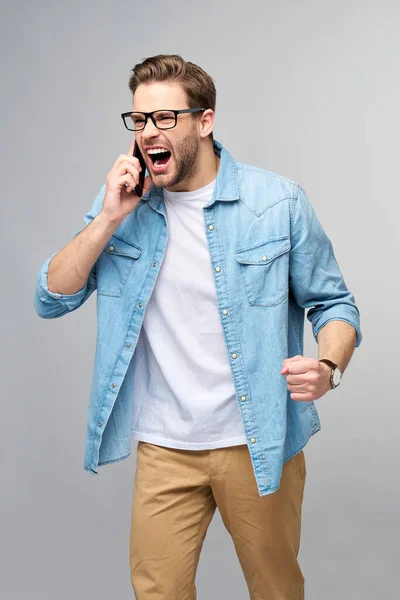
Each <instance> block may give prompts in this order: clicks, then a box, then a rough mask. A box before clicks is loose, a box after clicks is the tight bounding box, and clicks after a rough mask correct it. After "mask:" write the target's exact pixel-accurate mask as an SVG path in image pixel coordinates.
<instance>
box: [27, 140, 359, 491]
mask: <svg viewBox="0 0 400 600" xmlns="http://www.w3.org/2000/svg"><path fill="white" fill-rule="evenodd" d="M214 149H215V151H216V153H217V154H218V155H220V158H221V161H220V166H219V170H218V174H217V179H216V185H215V189H214V193H213V197H212V199H211V201H210V202H209V203H208V204H207V205H206V206H205V207H204V208H203V217H204V228H205V234H206V238H207V242H208V248H209V253H210V261H211V265H212V269H213V273H214V280H215V288H216V295H217V306H218V309H219V313H220V318H221V324H222V330H223V335H224V339H225V345H226V351H227V353H228V358H229V362H230V366H231V372H232V377H233V382H234V386H235V389H236V393H237V403H238V407H239V410H240V413H241V416H242V420H243V425H244V430H245V434H246V437H247V443H248V448H249V451H250V456H251V461H252V465H253V470H254V475H255V479H256V482H257V487H258V492H259V495H260V496H264V495H267V494H270V493H272V492H274V491H275V490H277V489H278V487H279V483H280V477H281V473H282V466H283V463H284V462H285V461H287V460H288V459H289V458H290V457H291V456H293V455H294V454H296V453H297V452H299V451H300V450H301V449H302V448H303V447H304V446H305V444H306V443H307V441H308V439H309V438H310V436H311V435H313V434H314V433H316V432H317V431H319V429H320V421H319V417H318V413H317V410H316V408H315V406H314V403H313V402H297V401H294V400H291V398H290V392H289V391H288V389H287V383H286V377H284V376H283V375H281V374H280V371H281V367H282V361H283V360H284V359H285V358H288V357H291V356H294V355H296V354H303V337H304V322H305V320H304V316H305V309H307V319H308V320H309V321H310V322H311V325H312V332H313V335H314V337H315V340H316V341H317V334H318V332H319V331H320V329H321V328H322V327H323V326H324V325H325V324H326V323H328V321H331V320H342V321H346V322H347V323H350V324H351V325H352V326H353V327H354V328H355V330H356V334H357V341H356V347H358V346H359V345H360V343H361V331H360V322H359V310H358V308H357V306H356V305H355V302H354V297H353V295H352V294H351V293H350V291H349V290H348V289H347V287H346V284H345V282H344V279H343V276H342V273H341V271H340V269H339V266H338V264H337V261H336V258H335V255H334V251H333V248H332V244H331V241H330V240H329V239H328V237H327V235H326V234H325V232H324V230H323V228H322V227H321V224H320V222H319V221H318V218H317V216H316V214H315V212H314V209H313V208H312V206H311V204H310V203H309V201H308V199H307V197H306V194H305V192H304V190H303V189H302V188H301V187H300V186H299V185H297V184H296V183H294V182H292V181H290V180H288V179H285V178H283V177H280V176H278V175H276V174H274V173H271V172H269V171H266V170H264V169H260V168H256V167H253V166H249V165H245V164H241V163H238V162H236V161H234V160H233V158H232V157H231V156H230V154H229V153H228V152H227V151H226V150H225V148H223V146H222V145H221V144H220V143H219V142H216V141H215V142H214ZM104 194H105V185H104V186H103V187H102V188H101V190H100V192H99V194H98V196H97V198H96V200H95V201H94V203H93V206H92V208H91V210H90V211H89V212H88V213H86V215H85V216H84V223H85V226H86V225H88V224H89V223H90V221H91V220H92V219H93V218H94V217H95V216H96V215H97V214H98V213H99V211H100V209H101V207H102V202H103V198H104ZM79 231H81V229H79V230H78V231H77V232H76V233H74V236H75V235H77V234H78V233H79ZM74 236H72V237H74ZM167 241H168V223H167V220H166V212H165V206H164V200H163V192H162V189H161V188H158V187H156V186H155V185H154V184H153V185H152V187H151V189H150V190H149V192H148V193H147V194H146V195H145V196H144V197H143V198H142V199H141V200H140V202H139V204H138V206H137V208H136V209H135V210H134V211H133V212H132V213H130V214H129V215H128V216H127V217H126V218H125V219H124V221H123V222H122V223H121V224H120V225H119V226H118V228H117V229H116V230H115V232H114V234H113V235H112V237H110V239H109V240H108V242H107V244H106V245H105V247H104V249H103V251H102V252H101V254H100V256H99V258H98V259H97V261H96V263H95V264H94V266H93V268H92V270H91V273H90V276H89V278H88V281H87V283H86V284H85V286H84V287H83V288H82V289H81V290H79V291H77V292H76V293H74V294H59V293H53V292H50V291H49V289H48V285H47V272H48V265H49V262H50V260H51V258H52V257H53V256H54V254H56V253H54V254H53V255H52V256H50V258H48V259H47V260H46V261H45V263H44V264H43V265H42V267H41V269H40V271H39V273H38V276H37V284H36V293H35V299H34V305H35V309H36V312H37V313H38V315H39V316H41V317H43V318H48V319H51V318H56V317H61V316H63V315H66V314H68V313H71V312H72V311H74V310H76V309H77V308H79V306H81V305H82V304H83V303H84V302H85V301H86V300H87V299H88V298H89V296H90V295H91V294H92V292H94V291H95V290H96V291H97V342H96V354H95V361H94V370H93V379H92V387H91V394H90V401H89V410H88V423H87V435H86V453H85V462H84V468H85V469H86V470H87V471H89V472H92V473H96V474H97V473H98V471H97V468H98V466H101V465H105V464H108V463H113V462H115V461H118V460H121V459H123V458H126V457H127V456H129V454H130V451H131V421H132V403H133V402H134V403H141V402H142V399H141V398H134V397H133V376H134V363H135V347H136V342H137V339H138V335H139V331H140V328H141V326H142V323H143V316H144V313H145V310H146V306H147V303H148V301H149V298H150V296H151V293H152V291H153V288H154V286H155V284H156V281H157V275H158V273H159V270H160V267H161V264H162V261H163V258H164V254H165V248H166V244H167ZM177 268H179V265H177ZM194 308H195V307H194ZM136 412H137V411H136Z"/></svg>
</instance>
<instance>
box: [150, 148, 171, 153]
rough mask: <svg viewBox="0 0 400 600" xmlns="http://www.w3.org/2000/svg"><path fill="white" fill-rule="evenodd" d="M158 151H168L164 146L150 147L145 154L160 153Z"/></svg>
mask: <svg viewBox="0 0 400 600" xmlns="http://www.w3.org/2000/svg"><path fill="white" fill-rule="evenodd" d="M160 152H168V150H165V148H152V149H151V150H147V154H160Z"/></svg>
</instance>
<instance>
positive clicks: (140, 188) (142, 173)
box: [133, 140, 146, 196]
mask: <svg viewBox="0 0 400 600" xmlns="http://www.w3.org/2000/svg"><path fill="white" fill-rule="evenodd" d="M133 156H136V158H138V159H139V162H140V166H141V167H142V170H141V171H140V174H139V183H138V185H137V186H136V187H135V192H136V193H137V195H138V196H141V195H142V193H143V186H144V177H145V174H146V163H145V162H144V158H143V156H142V153H141V152H140V149H139V146H138V143H137V141H136V140H135V147H134V150H133Z"/></svg>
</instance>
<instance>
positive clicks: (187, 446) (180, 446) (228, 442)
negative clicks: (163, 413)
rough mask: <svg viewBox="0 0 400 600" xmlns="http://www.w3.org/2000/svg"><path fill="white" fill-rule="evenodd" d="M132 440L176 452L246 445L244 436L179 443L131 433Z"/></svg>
mask: <svg viewBox="0 0 400 600" xmlns="http://www.w3.org/2000/svg"><path fill="white" fill-rule="evenodd" d="M132 438H133V439H134V440H137V441H140V442H148V443H150V444H156V445H158V446H166V447H167V448H176V449H177V450H214V449H215V448H226V447H228V446H240V445H242V444H247V439H246V437H245V436H239V437H235V438H228V439H225V440H218V441H217V442H201V443H198V442H180V441H176V440H170V439H167V438H162V437H159V436H154V435H151V434H150V435H148V434H146V433H141V432H140V431H133V432H132Z"/></svg>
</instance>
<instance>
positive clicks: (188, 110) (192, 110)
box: [121, 108, 207, 131]
mask: <svg viewBox="0 0 400 600" xmlns="http://www.w3.org/2000/svg"><path fill="white" fill-rule="evenodd" d="M204 110H207V109H206V108H182V109H180V110H174V109H172V108H160V109H158V110H153V111H151V112H142V111H140V110H130V111H129V112H125V113H121V118H122V120H123V122H124V125H125V127H126V129H127V130H128V131H143V130H144V129H145V128H146V125H147V121H148V120H149V118H150V119H151V121H152V123H153V125H154V127H156V128H157V129H158V130H159V131H166V130H167V129H173V128H174V127H176V126H177V124H178V115H181V114H183V113H196V112H200V111H204ZM157 112H171V113H174V115H175V125H172V127H163V128H160V127H157V124H156V120H155V118H154V117H153V115H154V113H157ZM133 113H137V114H139V115H144V118H145V121H144V125H143V127H142V128H141V129H129V127H128V126H127V124H126V121H125V117H130V115H132V114H133Z"/></svg>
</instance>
